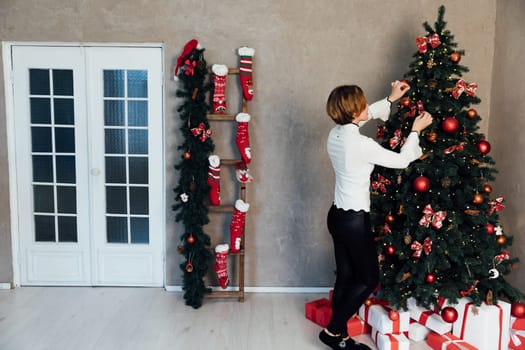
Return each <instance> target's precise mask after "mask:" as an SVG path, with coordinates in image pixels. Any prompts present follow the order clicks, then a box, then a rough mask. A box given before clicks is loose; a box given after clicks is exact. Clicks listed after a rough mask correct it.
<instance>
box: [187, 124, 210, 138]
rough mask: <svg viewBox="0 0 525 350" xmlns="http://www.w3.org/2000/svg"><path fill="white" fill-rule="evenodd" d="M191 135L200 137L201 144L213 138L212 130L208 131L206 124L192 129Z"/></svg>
mask: <svg viewBox="0 0 525 350" xmlns="http://www.w3.org/2000/svg"><path fill="white" fill-rule="evenodd" d="M191 133H192V135H193V136H195V137H199V140H200V141H201V142H204V141H206V139H207V138H208V137H211V134H212V132H211V129H206V125H205V124H204V123H202V122H201V123H199V126H197V127H196V128H191Z"/></svg>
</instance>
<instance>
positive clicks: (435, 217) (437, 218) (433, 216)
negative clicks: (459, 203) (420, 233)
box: [419, 204, 447, 230]
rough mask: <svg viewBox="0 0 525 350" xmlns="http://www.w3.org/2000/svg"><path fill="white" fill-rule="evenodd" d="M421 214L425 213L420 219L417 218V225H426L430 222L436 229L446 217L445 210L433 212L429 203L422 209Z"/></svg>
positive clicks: (441, 225)
mask: <svg viewBox="0 0 525 350" xmlns="http://www.w3.org/2000/svg"><path fill="white" fill-rule="evenodd" d="M423 214H425V215H423V217H422V218H421V220H419V225H421V226H425V227H428V226H429V225H430V223H432V226H434V227H435V228H437V229H438V230H439V229H440V228H441V227H443V220H445V218H446V217H447V212H446V211H437V212H434V211H433V210H432V207H431V206H430V204H427V205H426V206H425V209H423Z"/></svg>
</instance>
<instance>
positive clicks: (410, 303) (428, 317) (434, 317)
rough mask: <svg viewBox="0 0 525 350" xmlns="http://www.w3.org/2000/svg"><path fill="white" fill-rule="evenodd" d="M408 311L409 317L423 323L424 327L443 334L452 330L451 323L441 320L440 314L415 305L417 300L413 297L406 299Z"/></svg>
mask: <svg viewBox="0 0 525 350" xmlns="http://www.w3.org/2000/svg"><path fill="white" fill-rule="evenodd" d="M407 307H408V311H409V312H410V317H411V318H412V319H413V320H415V321H417V322H419V323H421V324H422V325H424V326H425V327H427V328H429V329H431V330H433V331H434V332H436V333H438V334H445V333H448V332H450V331H452V324H451V323H447V322H445V321H443V318H442V317H441V315H439V314H437V313H435V312H434V311H431V310H427V309H425V308H424V307H421V306H419V305H417V301H416V299H414V298H410V299H408V300H407Z"/></svg>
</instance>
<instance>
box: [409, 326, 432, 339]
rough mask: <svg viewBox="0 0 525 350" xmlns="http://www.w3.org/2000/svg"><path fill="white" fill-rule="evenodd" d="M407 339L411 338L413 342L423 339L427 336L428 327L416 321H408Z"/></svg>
mask: <svg viewBox="0 0 525 350" xmlns="http://www.w3.org/2000/svg"><path fill="white" fill-rule="evenodd" d="M407 333H408V339H410V340H413V341H415V342H418V341H422V340H425V339H426V338H427V336H428V333H430V329H428V328H427V327H425V326H423V325H422V324H421V323H417V322H415V321H414V322H410V326H409V327H408V332H407Z"/></svg>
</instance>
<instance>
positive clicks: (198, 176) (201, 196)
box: [173, 48, 215, 308]
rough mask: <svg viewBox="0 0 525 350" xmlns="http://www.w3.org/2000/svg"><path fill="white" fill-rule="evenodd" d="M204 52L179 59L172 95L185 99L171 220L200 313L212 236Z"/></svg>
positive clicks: (189, 301) (188, 295)
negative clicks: (177, 225) (178, 228)
mask: <svg viewBox="0 0 525 350" xmlns="http://www.w3.org/2000/svg"><path fill="white" fill-rule="evenodd" d="M203 53H204V49H201V48H195V49H193V50H192V51H191V52H190V53H189V54H187V55H186V56H185V57H181V58H182V62H184V63H183V66H182V67H181V71H180V72H179V74H177V75H176V77H178V78H179V80H180V82H179V88H178V90H177V92H176V96H177V97H179V98H182V99H183V102H182V104H181V105H180V106H179V108H178V110H177V112H178V113H179V116H180V119H181V126H180V131H181V134H182V137H183V142H182V144H181V145H180V146H179V147H178V149H179V150H180V151H181V152H182V160H181V161H180V163H178V164H177V165H175V169H176V170H178V171H179V174H180V178H179V184H178V186H177V187H176V188H175V189H174V192H175V195H176V196H175V201H176V204H174V205H173V210H174V211H175V212H177V215H176V218H175V220H176V221H177V222H182V223H183V226H184V233H183V234H182V235H181V245H180V246H179V252H180V253H181V254H182V255H184V257H185V261H184V262H182V263H181V264H180V268H181V270H182V271H183V290H184V299H185V301H186V305H190V306H192V307H193V308H199V307H200V306H201V305H202V300H203V297H204V295H205V293H209V292H210V289H209V288H207V287H206V286H205V284H204V280H203V279H204V277H205V276H206V274H207V272H208V268H209V264H210V261H211V258H212V253H211V251H210V237H209V236H208V235H207V234H206V233H205V232H204V231H203V226H204V225H206V224H207V223H208V222H209V218H208V208H207V206H206V205H205V198H207V196H208V192H209V185H208V184H207V177H208V157H209V155H210V154H211V153H212V152H213V150H214V148H215V146H214V144H213V141H212V139H211V130H210V126H209V123H208V119H207V113H208V111H209V110H210V106H209V104H208V103H207V102H206V93H207V92H208V91H209V90H210V89H211V87H210V84H209V83H207V82H206V77H207V75H208V69H207V66H206V61H205V60H204V55H203Z"/></svg>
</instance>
